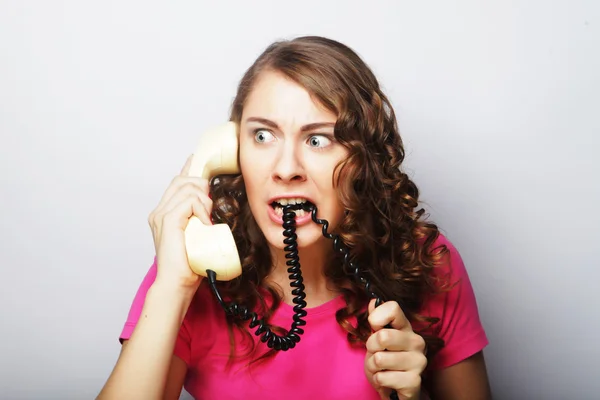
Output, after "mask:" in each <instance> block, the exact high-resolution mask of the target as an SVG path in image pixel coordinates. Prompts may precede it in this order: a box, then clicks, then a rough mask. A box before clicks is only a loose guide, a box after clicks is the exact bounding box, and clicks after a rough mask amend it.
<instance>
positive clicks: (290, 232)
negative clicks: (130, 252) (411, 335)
mask: <svg viewBox="0 0 600 400" xmlns="http://www.w3.org/2000/svg"><path fill="white" fill-rule="evenodd" d="M300 208H302V209H304V210H305V211H310V213H311V218H312V220H313V222H315V223H317V224H319V225H322V234H323V236H325V237H326V238H327V239H331V240H333V248H334V250H335V251H336V252H339V253H341V254H342V255H343V261H344V264H345V265H346V267H347V268H348V269H349V270H350V272H351V274H352V275H353V277H354V279H356V280H357V281H358V282H359V283H360V284H362V285H363V286H364V288H365V292H366V293H367V295H368V296H369V297H370V298H372V299H375V307H379V305H380V304H381V303H382V300H381V298H380V297H379V296H377V294H376V293H375V292H373V291H372V290H371V283H370V282H369V281H368V280H367V279H366V278H365V277H363V276H362V274H361V273H360V269H359V268H358V266H357V265H356V264H355V263H353V262H352V261H350V252H349V250H348V248H347V247H346V246H345V245H344V244H343V242H342V240H341V238H340V237H339V236H338V235H335V234H331V233H329V232H327V230H328V228H329V222H328V221H327V220H324V219H319V218H317V208H316V207H315V206H313V205H303V206H300V205H286V206H285V207H284V208H283V217H282V219H283V235H284V236H285V239H284V240H283V243H284V244H285V245H286V246H285V247H284V250H285V252H286V255H285V257H286V258H287V259H288V261H287V262H286V265H287V266H288V267H289V268H288V269H287V272H288V273H289V278H290V281H291V282H290V286H291V287H293V288H294V289H293V290H292V294H293V295H294V296H295V297H294V298H293V300H292V301H293V302H294V304H295V306H294V316H293V322H292V326H291V329H290V330H289V332H288V333H287V334H286V335H284V336H280V335H278V334H276V333H274V332H273V331H272V330H271V328H269V327H268V326H267V325H266V324H265V322H264V321H263V320H262V319H259V318H258V315H257V314H256V313H255V312H254V311H249V310H248V308H246V307H245V306H243V305H239V304H236V303H235V302H230V303H229V304H226V303H225V301H224V300H223V298H222V297H221V294H220V293H219V289H218V288H217V276H216V273H215V272H214V271H213V270H210V269H207V270H206V272H207V277H208V282H209V285H210V287H211V289H212V292H213V294H214V295H215V297H216V298H217V300H218V301H219V303H220V304H221V307H222V308H223V309H224V310H225V313H226V314H227V315H229V316H234V317H238V318H241V319H242V320H244V321H247V320H249V319H250V323H249V326H250V328H251V329H253V328H255V327H258V328H257V329H256V331H255V333H254V334H255V335H256V336H261V335H262V337H261V338H260V340H261V342H263V343H266V344H267V346H268V347H269V348H272V349H275V350H283V351H287V350H289V349H293V348H294V347H295V346H296V343H298V342H299V341H300V335H302V334H303V333H304V330H303V329H302V328H300V326H303V325H306V321H304V319H303V318H304V317H305V316H306V314H307V313H306V311H305V310H304V308H305V307H306V301H305V300H304V299H305V298H306V294H305V293H304V283H303V279H302V271H301V269H300V258H299V256H298V242H297V236H296V220H295V219H294V218H295V216H296V213H295V210H298V209H300ZM386 328H391V326H389V325H388V326H386ZM390 399H391V400H398V395H397V393H396V391H395V390H393V391H392V393H391V394H390Z"/></svg>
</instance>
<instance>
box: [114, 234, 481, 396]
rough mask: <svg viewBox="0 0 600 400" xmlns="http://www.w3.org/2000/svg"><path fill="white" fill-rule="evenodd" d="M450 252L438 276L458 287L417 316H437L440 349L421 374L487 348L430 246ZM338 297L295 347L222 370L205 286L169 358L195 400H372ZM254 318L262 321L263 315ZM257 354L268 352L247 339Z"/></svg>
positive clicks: (213, 307) (281, 321)
mask: <svg viewBox="0 0 600 400" xmlns="http://www.w3.org/2000/svg"><path fill="white" fill-rule="evenodd" d="M442 243H443V244H446V245H447V246H448V249H449V250H450V253H451V257H450V265H447V266H442V267H441V268H440V269H439V272H436V273H441V274H444V273H446V272H448V271H451V274H452V275H451V278H452V281H453V282H454V281H457V280H458V281H460V283H459V284H458V285H457V286H456V287H454V288H453V289H452V290H451V291H450V292H446V293H444V294H442V295H437V296H436V297H435V298H431V299H428V301H427V302H426V303H425V305H424V308H423V312H424V313H425V314H428V315H432V316H437V317H441V330H440V333H439V334H440V335H441V337H442V338H443V339H444V340H445V342H446V346H445V347H444V348H443V349H442V350H441V351H440V352H439V353H438V354H437V355H436V357H435V358H434V359H433V360H432V361H431V362H430V364H429V366H428V369H440V368H445V367H448V366H450V365H453V364H455V363H458V362H459V361H461V360H464V359H465V358H467V357H469V356H471V355H473V354H475V353H477V352H478V351H480V350H482V349H483V348H484V347H485V346H486V345H487V344H488V339H487V337H486V334H485V331H484V329H483V326H482V324H481V322H480V318H479V314H478V310H477V303H476V300H475V295H474V293H473V289H472V287H471V283H470V280H469V277H468V274H467V271H466V269H465V266H464V264H463V262H462V259H461V257H460V255H459V253H458V252H457V250H456V249H455V248H454V246H453V245H452V244H451V243H450V242H449V241H448V240H447V239H446V238H445V237H443V236H440V238H439V239H438V242H437V244H442ZM155 277H156V261H155V263H154V264H152V266H151V268H150V270H149V271H148V273H147V275H146V277H145V278H144V280H143V282H142V284H141V286H140V287H139V290H138V292H137V294H136V296H135V299H134V301H133V304H132V306H131V309H130V311H129V316H128V318H127V321H126V323H125V326H124V328H123V331H122V333H121V335H120V338H121V339H128V338H129V337H130V335H131V333H132V332H133V330H134V328H135V325H136V323H137V321H138V318H139V316H140V314H141V310H142V307H143V303H144V299H145V296H146V292H147V291H148V288H149V287H150V286H151V285H152V283H153V282H154V279H155ZM344 305H345V304H344V300H343V298H342V297H341V296H340V297H337V298H335V299H334V300H331V301H329V302H327V303H325V304H323V305H321V306H318V307H314V308H310V309H307V312H308V315H307V316H306V317H305V320H306V326H305V327H304V328H305V333H304V334H303V335H302V338H301V340H300V342H299V343H298V344H297V345H296V348H294V349H292V350H288V351H287V352H283V351H280V352H278V353H277V354H276V355H275V357H274V358H272V359H270V360H269V361H268V362H266V363H262V362H261V363H259V364H256V365H254V366H251V367H249V368H247V367H245V365H246V364H247V360H246V359H243V360H241V361H235V362H234V363H233V364H232V366H231V367H230V368H229V369H227V367H226V364H227V361H228V356H229V347H230V342H229V335H228V332H227V327H226V322H225V314H224V311H223V309H222V308H221V307H220V305H219V304H218V303H217V302H216V300H215V299H214V297H213V294H212V292H211V291H210V289H209V288H208V285H201V287H200V289H199V290H198V292H197V294H196V296H195V298H194V300H193V301H192V303H191V305H190V308H189V310H188V312H187V314H186V317H185V319H184V321H183V324H182V326H181V329H180V332H179V335H178V338H177V341H176V344H175V351H174V353H175V355H176V356H178V357H180V358H181V359H182V360H183V361H185V363H186V364H187V365H188V373H187V376H186V379H185V384H184V387H185V389H186V390H187V391H188V392H189V393H190V394H191V395H192V396H193V397H194V398H195V399H202V400H206V399H211V400H212V399H222V400H228V399H241V398H243V399H245V400H250V399H262V400H265V399H282V398H285V399H299V400H300V399H302V400H306V399H324V398H326V399H331V400H333V399H340V400H341V399H349V398H353V399H364V400H367V399H373V400H379V397H378V395H377V393H376V392H375V390H374V389H373V388H372V387H371V385H370V384H369V382H368V381H367V379H366V377H365V373H364V359H365V351H364V349H362V348H359V347H356V346H351V345H350V344H349V343H348V340H347V337H346V332H345V331H344V330H343V329H342V328H341V327H340V326H339V324H338V323H337V321H336V319H335V312H336V311H337V310H338V309H339V308H342V307H343V306H344ZM292 316H293V310H292V307H291V306H290V305H287V304H285V303H283V304H282V305H281V306H280V307H279V308H278V310H277V311H276V312H275V314H274V315H273V317H272V322H273V323H274V324H276V325H278V326H282V327H285V328H289V326H290V324H291V322H292ZM259 317H261V318H262V315H260V316H259ZM233 332H234V335H235V338H236V343H238V346H240V348H241V349H245V348H246V347H245V346H244V342H241V340H242V336H241V334H240V333H239V332H238V330H237V329H234V330H233ZM251 332H252V336H253V338H254V340H255V342H257V343H258V346H259V347H258V348H259V349H260V350H259V351H260V353H259V354H263V352H264V351H266V350H268V348H267V347H266V345H265V344H263V343H261V342H260V340H259V339H258V338H257V337H256V336H255V335H254V332H255V329H252V330H251Z"/></svg>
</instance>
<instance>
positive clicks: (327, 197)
mask: <svg viewBox="0 0 600 400" xmlns="http://www.w3.org/2000/svg"><path fill="white" fill-rule="evenodd" d="M335 121H336V116H335V115H334V114H332V113H331V112H329V111H327V110H326V109H325V108H323V107H321V106H320V105H319V104H318V103H315V102H314V101H313V100H312V99H311V97H310V95H309V93H308V92H307V91H306V90H305V89H304V88H303V87H301V86H300V85H298V84H297V83H295V82H293V81H291V80H290V79H287V78H286V77H285V76H283V75H281V74H279V73H277V72H263V73H262V74H261V76H259V78H258V80H257V81H256V83H255V85H254V87H253V90H252V91H251V93H250V95H249V96H248V98H247V100H246V104H245V106H244V110H243V114H242V119H241V122H240V167H241V169H242V175H243V176H244V182H245V185H246V194H247V196H248V202H249V205H250V209H251V211H252V214H253V215H254V218H255V219H256V222H257V223H258V226H259V227H260V229H261V230H262V232H263V233H264V235H265V237H266V238H267V240H268V241H269V243H270V244H271V246H274V247H276V248H279V249H282V248H283V247H284V246H285V245H284V243H283V239H284V236H283V233H282V232H283V228H282V207H281V205H283V204H285V203H286V202H287V203H290V202H291V203H294V202H295V203H297V202H301V201H306V200H308V201H310V202H311V203H313V204H315V205H316V206H317V208H318V213H317V217H319V218H324V219H326V220H328V221H329V222H330V228H329V230H330V231H332V230H334V229H335V227H336V226H337V225H338V224H339V223H340V221H341V220H342V218H343V216H344V209H343V206H342V204H341V203H340V201H339V199H338V195H337V192H336V189H335V188H334V186H333V179H332V178H333V171H334V168H335V167H336V165H337V164H338V163H339V162H340V161H342V160H343V159H344V158H345V157H346V156H347V154H348V152H347V150H346V149H345V148H344V147H343V146H342V145H341V144H340V143H338V142H336V141H335V139H334V136H333V131H334V124H335ZM278 203H279V204H278ZM296 226H297V229H296V234H297V235H298V246H299V247H307V246H311V245H313V244H315V243H316V242H317V241H320V240H327V239H325V238H324V237H323V236H322V233H321V229H322V227H321V225H318V224H316V223H314V222H312V219H311V216H310V213H309V212H306V213H305V212H304V211H299V212H297V216H296Z"/></svg>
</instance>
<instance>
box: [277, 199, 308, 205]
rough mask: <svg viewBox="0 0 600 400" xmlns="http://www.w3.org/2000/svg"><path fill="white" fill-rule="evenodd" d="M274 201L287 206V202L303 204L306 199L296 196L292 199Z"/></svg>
mask: <svg viewBox="0 0 600 400" xmlns="http://www.w3.org/2000/svg"><path fill="white" fill-rule="evenodd" d="M276 202H277V203H279V204H281V205H282V206H287V205H288V204H304V203H306V199H303V198H300V197H296V198H292V199H279V200H276Z"/></svg>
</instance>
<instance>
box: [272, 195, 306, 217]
mask: <svg viewBox="0 0 600 400" xmlns="http://www.w3.org/2000/svg"><path fill="white" fill-rule="evenodd" d="M287 206H289V207H290V208H291V209H292V210H294V211H295V212H296V217H303V216H305V215H306V214H307V213H308V212H310V210H311V209H312V208H313V207H314V206H315V205H314V204H313V203H311V202H310V201H308V200H307V199H303V198H295V199H279V200H277V201H274V202H272V203H271V207H273V209H274V210H275V214H277V215H279V216H281V215H283V209H284V207H287Z"/></svg>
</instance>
